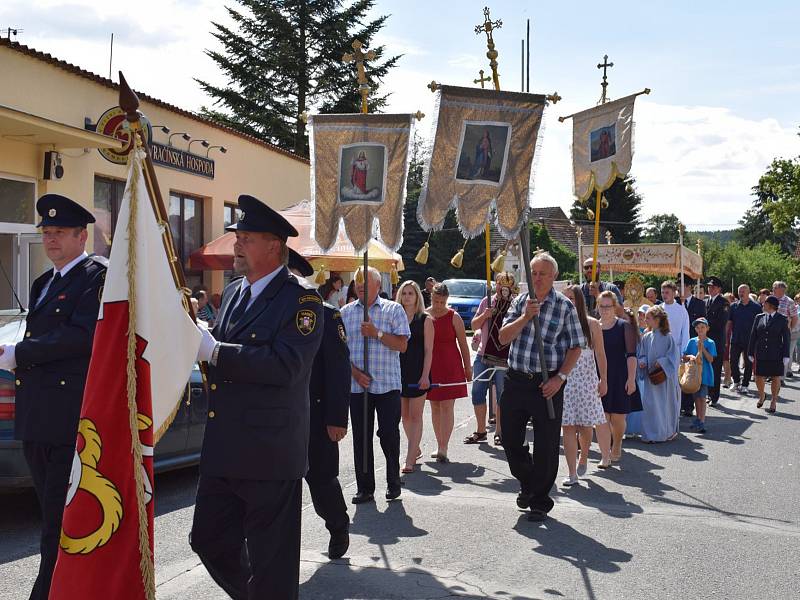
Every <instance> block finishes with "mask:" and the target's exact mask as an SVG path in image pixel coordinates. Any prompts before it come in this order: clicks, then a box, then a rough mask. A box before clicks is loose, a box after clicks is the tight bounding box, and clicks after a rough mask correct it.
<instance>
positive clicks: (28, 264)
mask: <svg viewBox="0 0 800 600" xmlns="http://www.w3.org/2000/svg"><path fill="white" fill-rule="evenodd" d="M3 237H4V236H2V235H0V242H2V238H3ZM17 245H18V256H19V261H18V262H17V278H16V279H17V282H18V286H17V295H18V296H19V299H20V301H21V302H22V305H23V306H25V307H26V308H27V307H28V306H29V303H30V301H31V299H30V297H29V295H30V292H31V285H32V284H33V282H34V281H35V280H36V278H37V277H39V275H41V274H42V273H44V272H45V271H46V270H47V269H52V268H53V263H51V262H50V259H49V258H47V254H45V251H44V245H43V244H42V236H41V235H39V234H38V233H33V234H31V233H21V234H18V235H17ZM0 246H1V244H0ZM1 252H2V251H1V250H0V253H1ZM0 255H1V254H0ZM1 277H2V273H0V278H1ZM4 308H5V306H4Z"/></svg>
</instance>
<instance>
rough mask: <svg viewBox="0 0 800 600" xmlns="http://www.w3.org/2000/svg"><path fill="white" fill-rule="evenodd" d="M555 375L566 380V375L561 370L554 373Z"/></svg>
mask: <svg viewBox="0 0 800 600" xmlns="http://www.w3.org/2000/svg"><path fill="white" fill-rule="evenodd" d="M556 375H558V376H559V377H560V378H561V381H566V380H567V376H566V375H564V373H562V372H561V371H559V372H558V373H556Z"/></svg>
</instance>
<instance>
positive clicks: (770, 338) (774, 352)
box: [747, 312, 792, 362]
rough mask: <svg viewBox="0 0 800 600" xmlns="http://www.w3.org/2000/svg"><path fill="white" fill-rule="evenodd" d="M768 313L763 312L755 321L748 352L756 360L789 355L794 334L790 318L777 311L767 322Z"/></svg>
mask: <svg viewBox="0 0 800 600" xmlns="http://www.w3.org/2000/svg"><path fill="white" fill-rule="evenodd" d="M768 316H769V315H767V313H761V314H760V315H758V316H757V317H756V320H755V321H754V322H753V330H752V331H751V333H750V343H749V344H748V348H747V354H748V355H749V356H754V357H755V359H756V361H759V360H763V361H777V362H780V361H782V360H783V359H784V358H788V357H789V351H790V345H791V338H792V334H791V332H790V331H789V319H787V318H786V317H784V316H783V315H782V314H780V313H778V312H776V313H773V314H772V319H769V324H767V318H768Z"/></svg>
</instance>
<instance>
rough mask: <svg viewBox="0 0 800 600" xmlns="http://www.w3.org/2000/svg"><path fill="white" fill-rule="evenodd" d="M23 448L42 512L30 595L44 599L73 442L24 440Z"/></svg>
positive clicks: (35, 599)
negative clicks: (36, 558)
mask: <svg viewBox="0 0 800 600" xmlns="http://www.w3.org/2000/svg"><path fill="white" fill-rule="evenodd" d="M22 451H23V453H24V454H25V461H26V462H27V463H28V468H29V469H30V472H31V477H32V478H33V485H34V487H35V488H36V497H37V498H38V499H39V507H40V509H41V512H42V533H41V537H40V540H39V552H40V553H41V561H40V562H39V574H38V575H37V576H36V581H35V583H34V584H33V590H32V591H31V596H30V597H31V600H47V597H48V596H49V595H50V581H51V580H52V578H53V569H55V566H56V559H57V558H58V542H59V539H60V538H61V519H62V518H63V516H64V505H65V504H66V500H67V489H68V487H69V473H70V469H71V467H72V457H73V456H74V454H75V446H62V445H54V444H47V443H42V442H28V441H24V442H22Z"/></svg>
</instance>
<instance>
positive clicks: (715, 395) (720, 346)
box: [708, 338, 725, 402]
mask: <svg viewBox="0 0 800 600" xmlns="http://www.w3.org/2000/svg"><path fill="white" fill-rule="evenodd" d="M712 339H713V338H712ZM714 344H715V345H716V346H717V355H716V356H715V357H714V363H713V364H712V365H711V366H712V368H713V370H714V385H713V386H711V385H710V386H708V397H709V398H711V401H712V402H716V401H717V400H719V388H720V386H721V385H722V363H723V362H724V361H723V357H724V355H725V338H722V339H719V340H714Z"/></svg>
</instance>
